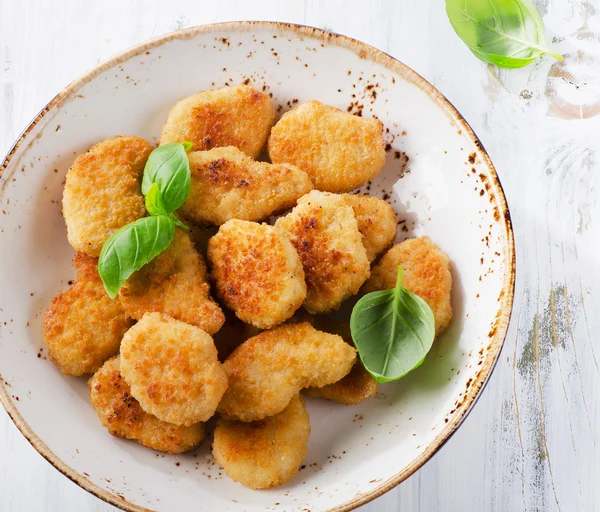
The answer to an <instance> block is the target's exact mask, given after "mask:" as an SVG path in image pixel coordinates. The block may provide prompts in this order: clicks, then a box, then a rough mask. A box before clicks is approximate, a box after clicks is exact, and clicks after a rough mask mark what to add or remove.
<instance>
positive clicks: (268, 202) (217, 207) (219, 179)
mask: <svg viewBox="0 0 600 512" xmlns="http://www.w3.org/2000/svg"><path fill="white" fill-rule="evenodd" d="M188 158H189V160H190V171H191V176H192V181H191V188H190V195H189V196H188V199H187V201H186V202H185V203H184V204H183V206H182V207H181V208H180V209H179V212H180V213H181V214H182V215H185V216H187V217H189V218H191V219H193V220H194V221H195V222H200V223H211V224H217V225H220V224H223V223H224V222H227V221H228V220H230V219H242V220H251V221H259V220H263V219H265V218H266V217H268V216H269V215H271V214H272V213H276V212H280V211H283V210H287V209H289V208H291V207H292V206H294V205H295V204H296V201H297V200H298V198H299V197H302V196H303V195H304V194H306V193H307V192H309V191H310V190H312V188H313V186H312V183H311V182H310V179H309V178H308V175H307V174H306V173H305V172H303V171H301V170H300V169H298V168H297V167H294V166H293V165H287V164H283V165H282V164H278V165H271V164H268V163H266V162H256V161H255V160H252V158H250V157H249V156H247V155H245V154H244V153H242V152H241V151H240V150H239V149H236V148H234V147H226V148H215V149H212V150H211V151H197V152H192V153H188Z"/></svg>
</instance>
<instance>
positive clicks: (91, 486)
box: [0, 21, 516, 512]
mask: <svg viewBox="0 0 600 512" xmlns="http://www.w3.org/2000/svg"><path fill="white" fill-rule="evenodd" d="M255 28H266V29H268V30H270V31H273V32H275V31H278V30H279V31H282V32H286V31H291V32H294V33H296V34H297V33H299V34H301V35H302V36H307V37H311V38H313V39H317V40H321V41H322V42H325V43H332V44H334V45H336V46H340V47H343V48H346V49H349V50H351V51H353V52H354V53H356V54H357V55H358V56H359V57H360V58H362V59H368V60H371V61H373V62H376V63H378V64H381V65H383V66H384V67H386V68H387V69H389V70H391V71H393V72H395V73H398V74H399V75H401V76H402V78H403V79H405V80H406V81H408V82H410V83H412V84H413V85H415V86H417V87H418V88H419V89H420V90H421V91H423V92H424V93H425V94H427V96H428V97H429V98H430V99H431V100H432V101H434V102H435V103H436V104H437V105H438V106H440V107H441V108H442V110H443V111H444V112H445V114H446V115H447V116H448V117H449V118H450V120H452V121H453V122H455V123H457V125H458V126H460V128H461V130H463V131H464V133H465V134H466V135H467V136H468V137H469V138H470V139H471V140H472V142H473V143H474V144H475V146H476V147H477V148H478V151H477V152H478V156H479V157H480V158H481V160H482V161H483V163H484V165H485V166H486V168H487V169H488V172H489V174H490V177H491V178H492V181H493V182H494V184H495V185H496V187H497V189H498V192H499V193H497V194H496V198H497V201H498V204H497V206H498V207H499V210H500V212H501V221H502V222H503V226H504V228H505V230H506V240H507V246H506V247H505V250H506V252H507V253H506V256H507V261H508V268H507V270H506V272H505V274H504V280H503V284H502V290H501V292H503V294H502V296H501V299H500V305H499V309H498V312H497V316H496V321H495V327H494V328H493V329H492V330H493V331H494V332H493V334H492V332H490V334H489V335H488V336H489V345H488V350H487V355H486V358H485V360H484V361H483V363H482V365H481V368H480V370H479V372H478V373H477V375H476V376H475V378H474V379H473V382H472V383H471V384H470V386H469V388H468V389H467V392H466V393H465V395H464V396H463V398H462V402H461V404H460V405H459V406H458V407H457V408H456V410H455V412H454V414H453V416H452V418H451V419H450V420H449V421H448V423H447V424H446V425H445V427H444V428H443V429H442V430H441V431H440V433H439V434H438V435H437V436H436V437H435V438H434V439H433V440H432V441H431V443H430V444H429V445H428V446H427V448H426V449H425V450H424V451H423V452H422V453H421V454H419V456H418V457H416V458H415V459H414V460H413V461H412V462H411V463H410V464H408V465H407V466H406V467H405V468H403V469H402V470H401V471H399V472H398V473H396V474H395V475H393V476H392V477H390V478H389V479H387V480H386V481H385V482H382V483H380V484H379V485H378V486H377V487H375V488H374V489H371V490H370V491H367V492H364V493H361V494H359V495H357V496H355V497H354V498H353V499H351V500H349V501H347V502H345V503H342V504H340V505H337V506H335V507H333V508H330V509H328V511H327V512H347V511H350V510H353V509H355V508H357V507H359V506H361V505H364V504H366V503H368V502H370V501H372V500H374V499H375V498H378V497H379V496H381V495H383V494H384V493H386V492H388V491H389V490H391V489H393V488H394V487H396V486H397V485H398V484H400V483H401V482H403V481H404V480H406V479H407V478H408V477H409V476H411V475H412V474H413V473H414V472H415V471H417V470H418V469H419V468H420V467H422V466H423V465H424V464H425V463H426V462H428V461H429V460H431V458H432V457H433V455H434V454H435V453H436V452H437V451H438V450H439V449H440V448H441V447H442V446H443V445H444V444H445V443H446V442H447V441H448V440H449V439H450V437H452V435H453V434H454V433H455V432H456V430H457V429H458V427H459V426H460V425H461V424H462V422H463V421H464V420H465V418H466V417H467V415H468V414H469V413H470V412H471V410H472V409H473V406H474V405H475V403H476V402H477V400H478V399H479V397H480V396H481V393H482V392H483V389H484V387H485V385H486V384H487V382H488V380H489V378H490V376H491V374H492V372H493V370H494V368H495V366H496V363H497V361H498V359H499V357H500V353H501V351H502V348H503V346H504V342H505V340H506V337H507V334H508V327H509V322H510V317H511V314H512V310H513V303H514V294H515V278H516V256H515V241H514V232H513V229H512V221H511V216H510V211H509V208H508V203H507V200H506V195H505V193H504V189H503V187H502V184H501V183H500V179H499V178H498V174H497V173H496V169H495V167H494V165H493V163H492V161H491V159H490V157H489V155H488V153H487V151H486V150H485V148H484V147H483V144H482V143H481V141H480V140H479V138H478V137H477V135H476V134H475V132H474V131H473V129H472V128H471V126H470V125H469V124H468V123H467V121H466V120H465V119H464V118H463V116H462V115H461V114H460V113H459V111H458V110H457V109H456V107H454V105H453V104H452V103H451V102H450V101H449V100H448V99H447V98H446V97H445V96H444V95H443V94H442V93H441V92H440V91H439V90H438V89H436V88H435V87H434V86H433V85H432V84H431V83H429V82H428V81H427V80H426V79H425V78H423V77H422V76H421V75H420V74H418V73H417V72H416V71H414V70H413V69H412V68H410V67H409V66H407V65H406V64H404V63H402V62H401V61H400V60H398V59H396V58H395V57H392V56H391V55H389V54H388V53H386V52H384V51H382V50H379V49H378V48H375V47H374V46H371V45H369V44H367V43H364V42H362V41H359V40H357V39H353V38H351V37H348V36H345V35H342V34H338V33H335V32H332V31H328V30H324V29H321V28H317V27H312V26H310V25H302V24H296V23H288V22H279V21H227V22H220V23H211V24H205V25H196V26H193V27H190V28H186V29H183V30H178V31H174V32H168V33H165V34H162V35H160V36H157V37H154V38H151V39H148V40H145V41H143V42H141V43H138V44H136V45H134V46H131V47H130V48H128V49H126V50H124V51H122V52H119V53H117V54H115V55H113V56H112V57H110V58H108V59H106V60H105V61H103V62H101V63H100V64H97V65H96V66H94V67H93V68H91V69H89V70H88V71H86V72H85V73H83V74H82V75H80V76H79V77H77V78H76V79H75V80H73V81H72V82H71V83H69V84H68V85H67V86H66V87H64V88H63V89H62V90H61V91H60V92H59V93H58V94H57V95H56V96H54V98H52V99H51V100H50V101H49V102H48V103H47V104H46V105H45V106H44V107H43V108H42V109H41V110H40V112H39V113H38V114H37V115H36V116H35V117H34V118H33V120H32V121H31V122H30V123H29V124H28V125H27V127H26V128H25V129H24V130H23V131H22V132H21V134H20V135H19V137H18V138H17V140H16V141H15V143H14V144H13V145H12V147H11V148H10V150H9V151H8V153H7V155H6V156H5V158H4V159H3V161H2V163H0V190H1V189H2V188H3V184H4V180H2V176H3V175H4V173H5V172H6V171H7V170H8V169H9V167H10V163H11V161H12V159H13V157H14V156H15V154H16V153H17V151H18V149H19V148H20V146H21V143H22V142H23V141H24V139H25V138H26V137H27V136H28V135H29V134H30V133H31V131H32V130H33V129H34V128H35V127H36V126H37V124H38V123H39V122H40V121H41V120H42V119H43V118H44V116H45V115H46V114H47V113H48V112H49V111H50V110H51V109H52V108H53V107H55V106H56V105H57V104H59V103H60V102H62V101H63V100H67V99H68V98H69V97H71V96H72V95H73V94H74V93H75V92H77V91H78V90H79V89H80V88H81V87H82V86H83V85H85V84H86V83H88V82H90V81H91V80H93V79H94V78H95V77H96V76H97V75H98V74H100V73H102V72H104V71H106V70H107V69H110V68H112V67H114V66H116V65H118V64H120V63H121V62H124V61H126V60H129V59H130V58H131V57H134V56H136V55H139V54H140V53H142V52H145V51H147V50H149V49H152V48H156V47H158V46H161V45H162V44H164V43H167V42H169V41H172V40H176V39H192V38H194V37H196V36H198V35H200V34H207V33H208V34H209V33H212V32H218V31H227V32H239V31H243V32H250V31H252V30H253V29H255ZM33 140H34V139H32V140H31V141H29V144H31V142H33ZM0 403H1V404H2V405H3V407H4V409H5V410H6V412H7V414H8V416H9V417H10V419H11V420H12V421H13V423H14V424H15V426H16V427H17V428H18V429H19V431H20V432H21V434H23V436H24V437H25V439H27V441H28V442H29V443H30V444H31V445H32V446H33V447H34V448H35V450H36V451H37V452H38V453H39V454H40V455H42V457H44V458H45V459H46V460H47V461H48V462H49V463H50V464H51V465H52V466H54V468H56V469H57V470H58V471H60V472H61V473H62V474H63V475H64V476H66V477H67V478H69V479H70V480H71V481H72V482H74V483H76V484H77V485H79V486H80V487H81V488H83V489H85V490H86V491H88V492H89V493H91V494H93V495H94V496H96V497H97V498H99V499H101V500H103V501H105V502H107V503H109V504H111V505H114V506H116V507H119V508H120V509H122V510H126V511H130V512H151V509H148V508H145V507H142V506H140V505H136V504H134V503H131V502H130V501H128V500H126V499H125V498H124V497H123V496H121V495H117V494H114V493H112V492H110V491H108V490H106V489H103V488H101V487H99V486H98V485H96V484H95V483H93V482H92V481H91V480H90V479H89V478H86V477H85V476H84V475H82V474H80V473H78V472H77V471H75V470H74V469H73V468H71V467H70V466H68V465H67V464H66V463H65V462H63V461H62V460H61V459H60V458H59V457H58V456H56V455H55V454H54V453H53V452H52V451H51V450H50V448H49V447H48V446H47V445H46V444H45V443H44V442H43V441H42V440H41V439H40V438H39V437H38V436H37V435H36V434H35V432H33V430H32V429H31V427H29V425H28V424H27V422H26V421H25V419H24V418H23V417H22V416H21V414H20V413H19V411H18V410H17V407H16V404H15V403H14V402H13V401H12V399H11V397H10V394H9V393H8V389H7V387H6V385H5V382H4V380H3V379H2V376H1V375H0Z"/></svg>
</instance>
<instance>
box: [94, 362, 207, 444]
mask: <svg viewBox="0 0 600 512" xmlns="http://www.w3.org/2000/svg"><path fill="white" fill-rule="evenodd" d="M88 388H89V390H90V401H91V402H92V406H93V407H94V409H95V410H96V413H97V414H98V417H99V418H100V422H101V423H102V425H104V426H105V427H106V428H107V429H108V431H109V432H110V433H111V434H112V435H113V436H116V437H124V438H127V439H132V440H134V441H137V442H138V443H140V444H142V445H144V446H147V447H148V448H152V449H153V450H158V451H161V452H167V453H170V454H176V453H183V452H187V451H189V450H192V449H193V448H195V447H196V446H198V445H199V444H200V443H201V442H202V440H203V439H204V423H196V424H195V425H191V426H189V427H178V426H177V425H172V424H170V423H165V422H164V421H160V420H159V419H157V418H155V417H154V416H152V415H151V414H148V413H146V412H144V411H143V410H142V408H141V407H140V404H139V403H138V401H137V400H136V399H135V398H133V396H131V391H130V389H129V385H128V384H127V383H126V382H125V379H123V377H122V376H121V371H120V363H119V356H116V357H113V358H112V359H110V360H108V361H106V363H104V365H103V366H102V368H100V369H99V370H98V371H97V372H96V373H95V374H94V376H93V377H92V378H91V379H90V380H89V382H88Z"/></svg>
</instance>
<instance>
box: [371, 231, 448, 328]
mask: <svg viewBox="0 0 600 512" xmlns="http://www.w3.org/2000/svg"><path fill="white" fill-rule="evenodd" d="M399 266H400V267H402V285H403V286H404V288H406V289H407V290H408V291H410V292H412V293H414V294H415V295H418V296H419V297H421V298H422V299H423V300H424V301H425V302H427V304H429V307H430V308H431V310H432V311H433V316H434V318H435V334H436V336H438V335H440V334H441V333H442V331H444V330H445V329H446V327H448V325H449V324H450V321H451V320H452V304H451V302H450V294H451V292H452V274H450V258H448V255H447V254H446V253H445V252H444V251H442V250H441V249H440V248H439V247H438V246H437V245H436V244H434V243H433V242H432V241H431V238H429V237H428V236H422V237H420V238H412V239H409V240H405V241H404V242H402V243H399V244H396V245H394V247H392V248H391V249H390V250H389V251H388V252H387V253H386V254H385V255H384V256H383V258H381V261H380V262H379V263H378V264H377V265H376V266H375V267H373V271H372V273H371V278H370V279H369V280H368V281H367V282H366V283H365V286H364V291H365V293H369V292H374V291H377V290H390V289H392V288H394V287H395V286H396V280H397V277H398V267H399Z"/></svg>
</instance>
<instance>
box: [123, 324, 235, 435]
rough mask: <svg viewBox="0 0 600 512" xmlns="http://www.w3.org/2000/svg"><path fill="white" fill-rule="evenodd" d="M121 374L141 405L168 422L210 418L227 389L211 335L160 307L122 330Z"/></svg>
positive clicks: (195, 420) (225, 379)
mask: <svg viewBox="0 0 600 512" xmlns="http://www.w3.org/2000/svg"><path fill="white" fill-rule="evenodd" d="M121 374H122V375H123V378H124V379H125V381H126V382H127V384H129V385H130V386H131V394H132V395H133V397H134V398H135V399H136V400H137V401H138V402H139V403H140V406H141V407H142V409H143V410H144V411H146V412H147V413H149V414H153V415H154V416H156V417H157V418H158V419H159V420H162V421H166V422H168V423H173V424H174V425H184V426H190V425H193V424H194V423H198V422H200V421H207V420H208V419H210V418H211V417H212V416H213V415H214V413H215V411H216V409H217V405H218V404H219V401H220V400H221V397H222V396H223V393H225V390H226V389H227V376H226V375H225V370H224V369H223V367H222V365H221V363H220V362H219V360H218V359H217V349H216V347H215V345H214V343H213V340H212V338H211V337H210V336H209V335H208V334H206V333H205V332H204V331H203V330H201V329H198V328H197V327H194V326H193V325H189V324H186V323H184V322H180V321H179V320H175V319H173V318H171V317H169V316H167V315H161V314H160V313H146V314H145V315H144V316H143V317H142V319H141V320H140V321H139V322H138V323H137V324H135V325H134V326H133V327H132V328H131V329H129V330H128V331H127V332H126V333H125V336H124V337H123V342H122V343H121Z"/></svg>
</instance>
